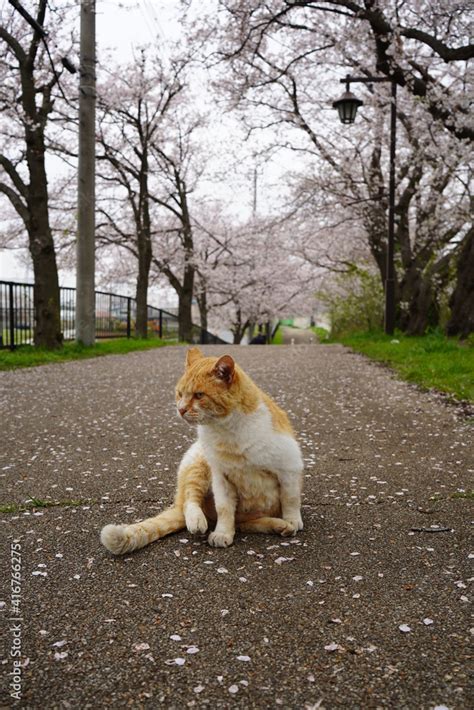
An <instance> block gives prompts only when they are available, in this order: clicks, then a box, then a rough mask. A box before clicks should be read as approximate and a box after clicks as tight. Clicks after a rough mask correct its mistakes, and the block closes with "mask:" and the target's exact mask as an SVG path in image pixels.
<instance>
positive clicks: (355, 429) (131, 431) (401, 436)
mask: <svg viewBox="0 0 474 710" xmlns="http://www.w3.org/2000/svg"><path fill="white" fill-rule="evenodd" d="M286 330H287V332H288V331H289V334H290V337H294V338H295V342H297V340H296V338H297V336H302V337H305V336H307V335H308V333H307V332H306V333H305V332H304V331H298V330H292V329H286ZM298 342H300V341H299V340H298ZM203 349H204V350H205V352H206V353H207V354H209V355H217V354H224V353H230V354H231V355H232V356H233V357H234V358H235V359H236V361H237V362H238V363H239V365H241V366H242V367H243V368H244V369H245V370H246V371H247V372H248V373H249V374H250V375H251V376H252V377H253V378H254V379H255V381H256V382H257V383H258V384H259V385H260V386H261V387H262V388H263V389H264V390H266V391H267V392H268V394H270V395H271V396H273V397H274V398H275V399H276V401H277V402H278V403H279V404H280V405H281V406H282V407H284V408H285V409H286V411H287V412H288V413H289V416H290V418H291V421H292V423H293V425H294V427H295V430H296V431H297V432H298V438H299V441H300V443H301V447H302V452H303V456H304V461H305V471H304V476H305V477H304V487H303V507H302V513H303V520H304V526H305V528H304V530H303V531H302V532H301V533H300V534H298V535H297V537H295V538H289V539H288V538H286V539H282V538H279V537H277V536H271V535H250V534H247V535H242V534H241V533H238V534H237V535H236V539H235V544H234V545H233V546H232V547H230V548H228V549H226V550H222V549H214V548H211V547H209V546H208V545H207V543H206V540H205V539H203V538H200V537H193V536H192V535H190V534H189V533H187V532H186V531H182V532H181V533H178V534H177V535H171V536H170V537H167V538H165V539H164V540H162V541H159V542H156V543H155V544H153V545H151V546H149V547H147V548H145V549H143V550H140V551H139V552H137V553H134V554H129V555H127V556H126V557H125V559H124V558H114V557H112V556H111V555H110V554H109V553H107V551H106V550H105V549H104V548H103V547H102V546H101V545H100V543H99V531H100V529H101V527H102V526H103V525H105V524H106V523H113V522H116V523H119V522H120V523H124V522H127V521H134V520H137V519H139V518H143V517H145V516H149V515H154V514H156V512H157V511H159V510H161V509H163V507H165V506H167V505H169V504H170V502H171V500H172V496H173V491H174V488H175V480H176V469H177V465H178V462H179V460H180V458H181V456H182V455H183V453H184V451H185V450H186V448H187V447H188V446H189V444H190V442H192V441H193V439H194V437H195V431H194V429H193V428H192V427H190V426H188V425H186V424H185V423H184V422H182V421H180V420H179V419H178V417H177V416H176V411H175V404H174V385H175V383H176V380H177V378H178V377H179V376H180V375H181V373H182V371H183V367H184V359H185V350H186V349H185V348H184V347H166V348H158V349H155V350H148V351H144V352H136V353H131V354H129V355H111V356H107V357H100V358H95V359H92V360H77V361H74V362H66V363H62V364H60V365H45V366H43V367H35V368H30V369H24V370H17V371H11V372H0V392H1V402H2V408H1V414H0V417H1V427H0V428H1V446H0V498H1V502H2V503H4V504H7V503H8V504H11V503H14V502H17V503H22V502H23V503H24V502H25V500H27V499H28V498H30V497H31V496H34V497H36V498H37V499H42V500H43V501H47V500H49V501H50V502H52V501H57V502H58V503H59V505H58V506H57V507H46V508H41V507H38V508H37V509H36V510H26V511H25V510H21V509H20V510H13V511H12V510H11V509H10V510H8V508H7V506H5V508H4V509H3V512H1V511H0V530H1V533H2V540H4V544H2V545H1V546H0V555H1V556H2V559H1V560H0V569H1V570H2V574H1V579H0V586H2V589H0V601H2V602H4V603H3V604H1V605H0V611H1V614H0V616H1V615H2V614H3V621H4V628H5V632H4V633H3V634H2V642H1V643H2V645H3V648H2V650H3V658H4V659H6V663H4V664H3V665H0V674H1V675H2V676H3V678H2V680H3V682H2V684H1V686H0V687H1V689H2V691H3V697H0V707H13V702H12V699H11V698H10V697H9V690H8V687H9V683H10V682H11V677H12V676H11V673H12V668H13V658H12V657H11V656H10V649H11V648H13V640H12V638H13V637H12V632H11V631H9V630H8V629H12V624H13V623H14V622H12V620H11V617H12V616H13V615H14V612H12V611H11V609H10V604H11V599H12V589H14V587H12V585H11V573H10V570H12V569H13V562H14V559H15V558H14V557H13V556H11V552H10V543H11V542H13V540H19V544H20V545H21V579H22V584H21V607H20V612H21V619H22V620H21V621H20V622H19V623H20V624H21V630H22V635H21V640H22V660H23V666H22V669H21V678H22V689H23V690H22V699H21V703H19V707H22V708H33V709H35V708H42V707H45V708H94V710H101V708H114V710H115V709H117V710H120V709H121V708H137V709H138V708H140V709H141V708H144V710H156V709H157V708H165V709H166V710H182V709H184V710H187V708H195V710H198V709H200V708H208V709H210V708H212V710H228V709H229V708H231V709H232V710H267V708H268V709H269V710H273V709H274V708H283V709H284V710H309V709H310V708H313V709H315V708H319V709H320V710H323V709H325V710H332V709H333V708H347V709H349V708H370V709H372V708H377V707H378V708H384V709H385V710H386V709H387V708H404V709H406V710H420V709H421V708H422V709H423V710H433V708H435V707H436V706H443V707H447V708H450V709H451V710H464V708H468V707H472V705H470V704H469V698H468V692H469V691H468V685H469V683H468V678H467V677H466V676H467V669H468V660H467V658H468V654H469V653H470V644H471V639H470V637H469V628H470V623H469V618H468V612H469V603H468V594H469V589H468V588H467V587H468V585H469V578H470V577H472V570H471V566H472V565H471V563H472V559H470V556H471V555H472V552H473V549H472V540H470V538H469V532H470V528H469V526H470V521H471V520H472V509H471V505H472V504H471V503H470V501H469V500H467V493H466V491H468V490H469V487H470V484H472V475H473V472H474V471H473V469H474V464H473V459H474V457H473V450H474V445H473V439H474V428H473V427H472V426H469V424H468V423H466V422H465V421H464V420H463V419H461V418H460V417H459V416H458V415H457V409H454V408H450V407H448V406H446V405H445V404H443V403H442V402H441V400H440V399H438V398H436V397H435V396H433V395H430V394H427V393H423V392H420V391H419V390H417V389H416V388H415V387H412V386H410V385H409V384H407V383H405V382H401V381H399V380H397V379H395V377H394V376H393V375H392V374H391V373H390V371H389V370H387V369H386V368H383V367H380V366H378V365H375V364H373V363H372V362H370V361H369V360H367V359H365V358H364V357H362V356H360V355H355V354H354V353H352V352H351V351H350V350H348V349H346V348H343V347H342V346H340V345H316V344H315V345H300V344H298V345H297V346H296V345H295V346H293V347H292V346H291V345H281V346H279V347H273V348H271V347H268V346H266V345H262V346H252V347H239V346H233V345H228V346H227V345H226V346H211V345H209V346H205V347H204V348H203ZM435 526H437V527H435ZM433 530H437V531H438V532H437V533H436V534H429V533H430V531H433ZM11 549H12V550H13V549H14V548H11ZM16 549H17V548H16ZM471 625H472V624H471Z"/></svg>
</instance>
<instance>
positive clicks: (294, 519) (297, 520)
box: [282, 513, 303, 535]
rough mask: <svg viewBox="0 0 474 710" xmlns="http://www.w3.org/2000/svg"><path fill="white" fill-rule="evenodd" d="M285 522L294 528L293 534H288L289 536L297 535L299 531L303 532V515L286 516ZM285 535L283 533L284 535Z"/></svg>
mask: <svg viewBox="0 0 474 710" xmlns="http://www.w3.org/2000/svg"><path fill="white" fill-rule="evenodd" d="M285 520H286V522H287V523H289V525H291V526H292V527H293V528H294V531H293V533H287V534H292V535H296V533H297V532H298V530H303V520H302V518H301V515H300V514H299V513H298V514H297V515H288V516H285ZM282 535H283V533H282Z"/></svg>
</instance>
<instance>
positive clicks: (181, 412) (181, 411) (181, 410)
mask: <svg viewBox="0 0 474 710" xmlns="http://www.w3.org/2000/svg"><path fill="white" fill-rule="evenodd" d="M187 411H188V410H187V409H186V407H178V412H179V413H180V414H181V416H182V417H184V415H185V414H186V412H187Z"/></svg>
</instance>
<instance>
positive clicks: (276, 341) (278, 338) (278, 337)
mask: <svg viewBox="0 0 474 710" xmlns="http://www.w3.org/2000/svg"><path fill="white" fill-rule="evenodd" d="M280 325H281V324H280ZM271 344H272V345H283V331H282V329H281V328H280V326H278V330H277V332H276V333H275V335H274V336H273V338H272V343H271Z"/></svg>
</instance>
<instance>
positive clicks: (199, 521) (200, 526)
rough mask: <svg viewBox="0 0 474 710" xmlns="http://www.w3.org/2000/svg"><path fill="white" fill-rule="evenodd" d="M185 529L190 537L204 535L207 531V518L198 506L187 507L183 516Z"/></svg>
mask: <svg viewBox="0 0 474 710" xmlns="http://www.w3.org/2000/svg"><path fill="white" fill-rule="evenodd" d="M184 519H185V521H186V528H187V530H188V532H190V533H191V534H192V535H196V533H201V534H204V533H205V532H206V530H207V518H206V516H205V515H204V513H203V512H202V510H201V508H200V507H199V506H198V505H188V508H187V510H186V512H185V514H184Z"/></svg>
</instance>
